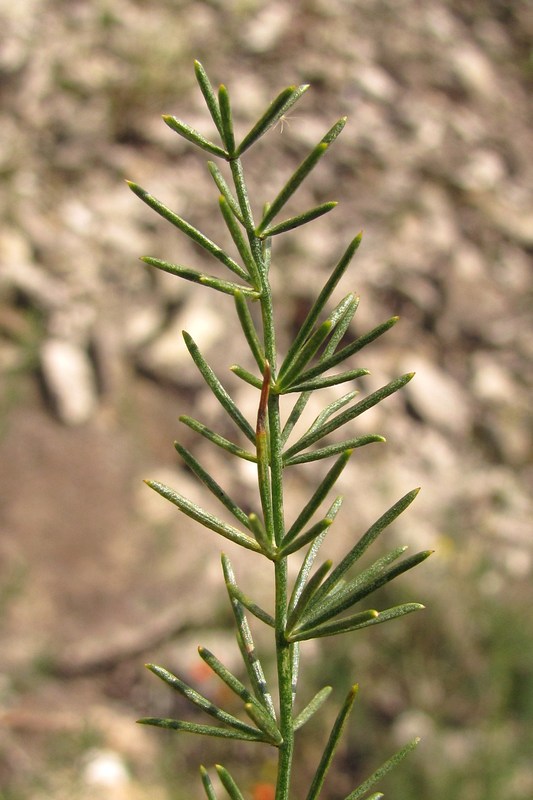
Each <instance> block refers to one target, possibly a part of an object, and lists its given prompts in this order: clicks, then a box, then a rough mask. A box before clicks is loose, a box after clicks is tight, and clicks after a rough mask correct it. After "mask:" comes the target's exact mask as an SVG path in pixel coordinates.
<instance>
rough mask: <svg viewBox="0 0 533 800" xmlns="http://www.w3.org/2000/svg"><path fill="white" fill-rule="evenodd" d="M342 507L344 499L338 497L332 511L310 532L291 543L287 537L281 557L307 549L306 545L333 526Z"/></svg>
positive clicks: (281, 549)
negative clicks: (303, 548)
mask: <svg viewBox="0 0 533 800" xmlns="http://www.w3.org/2000/svg"><path fill="white" fill-rule="evenodd" d="M341 505H342V497H337V498H336V500H335V502H334V503H333V504H332V505H331V507H330V509H329V510H328V512H327V514H326V516H325V517H324V519H321V520H320V522H317V523H316V524H315V525H313V526H312V527H311V528H309V530H308V531H306V532H305V533H301V534H300V535H299V536H296V537H295V538H294V539H292V540H291V541H287V537H285V539H284V544H282V546H281V548H280V555H282V556H288V555H290V554H291V553H296V551H297V550H300V549H301V548H302V547H305V545H306V544H309V542H312V541H313V539H316V537H317V536H318V535H319V534H321V533H322V532H323V531H325V530H327V529H328V528H329V527H330V525H332V524H333V520H334V519H335V517H336V516H337V514H338V513H339V511H340V507H341Z"/></svg>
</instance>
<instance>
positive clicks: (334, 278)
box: [287, 233, 363, 360]
mask: <svg viewBox="0 0 533 800" xmlns="http://www.w3.org/2000/svg"><path fill="white" fill-rule="evenodd" d="M362 236H363V234H362V233H358V234H357V236H356V237H355V238H354V239H352V241H351V242H350V244H349V245H348V247H347V248H346V250H345V251H344V253H343V255H342V257H341V259H340V261H339V262H338V264H337V266H336V267H335V269H334V270H333V272H332V273H331V276H330V277H329V278H328V280H327V281H326V284H325V285H324V288H323V289H322V291H321V292H320V294H319V295H318V297H317V299H316V300H315V302H314V303H313V305H312V307H311V309H310V311H309V313H308V315H307V317H306V318H305V320H304V323H303V325H302V327H301V328H300V330H299V331H298V333H297V335H296V338H295V340H294V342H293V344H292V345H291V347H290V349H289V351H288V353H287V360H292V357H293V352H297V351H298V350H299V349H300V347H301V346H302V344H303V343H304V342H305V341H306V339H307V337H308V336H309V334H310V333H311V331H312V330H313V327H314V325H315V323H316V321H317V319H318V317H319V315H320V313H321V311H322V309H323V308H324V306H325V305H326V303H327V302H328V300H329V298H330V297H331V295H332V293H333V291H334V289H335V287H336V286H337V284H338V283H339V281H340V279H341V278H342V276H343V275H344V273H345V272H346V270H347V268H348V266H349V265H350V262H351V260H352V258H353V257H354V255H355V253H356V252H357V250H358V248H359V245H360V244H361V239H362Z"/></svg>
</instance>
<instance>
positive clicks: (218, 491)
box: [174, 442, 250, 528]
mask: <svg viewBox="0 0 533 800" xmlns="http://www.w3.org/2000/svg"><path fill="white" fill-rule="evenodd" d="M174 447H175V448H176V450H177V451H178V453H179V454H180V456H181V457H182V459H183V460H184V461H185V463H186V464H187V466H188V467H189V468H190V469H191V470H192V471H193V472H194V474H195V475H196V476H197V478H199V479H200V480H201V481H202V483H204V484H205V486H207V488H208V489H209V491H210V492H212V494H214V495H215V497H216V498H217V499H218V500H220V502H221V503H222V505H224V506H225V507H226V508H227V509H228V511H230V512H231V513H232V514H233V516H234V517H235V518H236V519H238V520H239V522H240V523H241V524H242V525H245V526H246V527H247V528H250V521H249V519H248V515H247V514H246V512H245V511H243V510H242V508H240V507H239V506H238V505H237V504H236V503H235V501H234V500H232V499H231V497H230V496H229V495H228V494H226V492H225V491H224V489H222V488H221V487H220V486H219V485H218V483H217V482H216V481H215V479H214V478H212V477H211V475H209V473H208V472H206V471H205V469H204V468H203V467H202V466H201V464H200V463H199V462H198V461H197V460H196V458H195V457H194V456H193V454H192V453H191V452H190V451H189V450H187V448H186V447H183V445H181V444H180V443H179V442H174Z"/></svg>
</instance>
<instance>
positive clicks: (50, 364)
mask: <svg viewBox="0 0 533 800" xmlns="http://www.w3.org/2000/svg"><path fill="white" fill-rule="evenodd" d="M40 355H41V370H42V374H43V380H44V383H45V386H46V389H47V391H48V393H49V395H50V397H51V399H52V402H53V404H54V407H55V410H56V412H57V415H58V416H59V418H60V419H61V421H62V422H64V423H65V424H67V425H81V424H82V423H84V422H87V421H88V420H89V419H90V417H91V416H92V415H93V414H94V412H95V410H96V406H97V392H96V380H95V375H94V370H93V367H92V364H91V361H90V359H89V356H88V354H87V352H86V351H85V350H84V349H83V348H82V347H79V346H77V345H74V344H72V343H71V342H68V341H64V340H62V339H55V338H50V339H47V340H45V341H44V342H43V344H42V347H41V354H40Z"/></svg>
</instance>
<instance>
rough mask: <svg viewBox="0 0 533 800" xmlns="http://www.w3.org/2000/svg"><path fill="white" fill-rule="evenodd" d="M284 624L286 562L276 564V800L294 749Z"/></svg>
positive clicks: (283, 798)
mask: <svg viewBox="0 0 533 800" xmlns="http://www.w3.org/2000/svg"><path fill="white" fill-rule="evenodd" d="M286 622H287V559H286V558H283V559H281V560H280V561H278V562H277V563H276V658H277V667H278V683H279V708H280V721H279V731H280V733H281V736H282V737H283V743H282V744H281V745H280V746H279V748H278V752H279V756H278V778H277V784H276V800H288V798H289V789H290V780H291V770H292V754H293V750H294V723H293V718H292V646H291V645H290V644H289V643H288V642H287V641H286V639H285V626H286Z"/></svg>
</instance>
